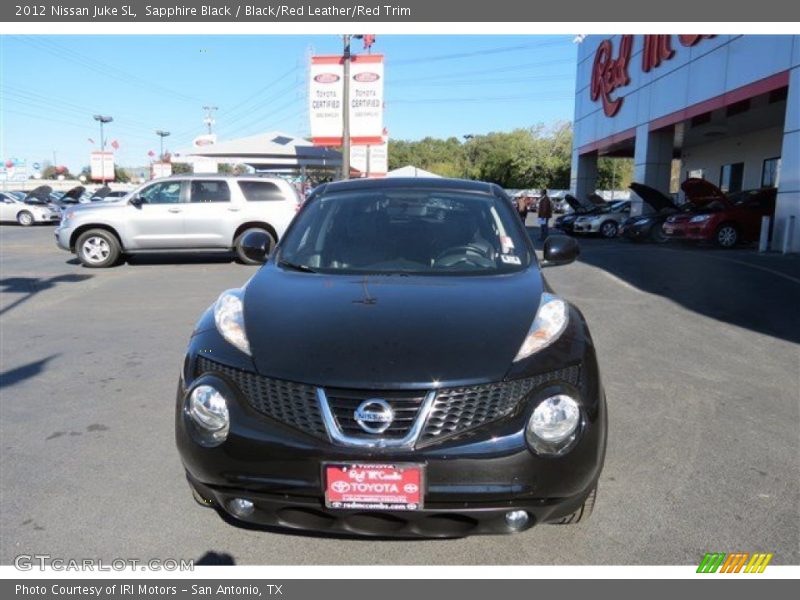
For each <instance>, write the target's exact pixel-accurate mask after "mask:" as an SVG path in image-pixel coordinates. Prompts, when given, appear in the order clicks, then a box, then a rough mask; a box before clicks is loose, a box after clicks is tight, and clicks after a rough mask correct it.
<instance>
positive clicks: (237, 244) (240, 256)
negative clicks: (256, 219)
mask: <svg viewBox="0 0 800 600" xmlns="http://www.w3.org/2000/svg"><path fill="white" fill-rule="evenodd" d="M251 231H261V232H262V233H264V234H265V235H266V236H267V237H268V238H269V253H268V256H269V254H272V250H273V248H275V244H276V243H277V242H276V241H275V236H274V235H272V234H271V233H270V232H269V231H267V230H266V229H264V228H263V227H248V228H247V229H245V230H244V231H242V233H240V234H239V235H237V236H236V239H235V240H233V251H234V252H236V259H237V260H238V261H239V262H240V263H242V264H243V265H257V264H260V263H259V262H258V261H255V260H251V259H249V258H247V257H246V256H245V255H244V252H243V251H242V240H243V239H244V236H245V235H247V234H248V233H250V232H251Z"/></svg>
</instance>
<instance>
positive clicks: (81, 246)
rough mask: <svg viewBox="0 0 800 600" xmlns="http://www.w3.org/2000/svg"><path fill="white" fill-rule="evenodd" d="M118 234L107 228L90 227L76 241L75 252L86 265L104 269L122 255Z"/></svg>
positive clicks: (91, 267)
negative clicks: (115, 234)
mask: <svg viewBox="0 0 800 600" xmlns="http://www.w3.org/2000/svg"><path fill="white" fill-rule="evenodd" d="M120 253H121V250H120V247H119V242H118V241H117V238H116V236H114V234H113V233H110V232H108V231H106V230H105V229H90V230H89V231H87V232H85V233H82V234H81V235H80V237H79V238H78V240H77V241H76V242H75V254H76V255H77V256H78V260H80V261H81V264H83V266H84V267H88V268H90V269H103V268H106V267H110V266H112V265H114V264H115V263H116V262H117V261H118V260H119V257H120Z"/></svg>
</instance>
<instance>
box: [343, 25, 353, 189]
mask: <svg viewBox="0 0 800 600" xmlns="http://www.w3.org/2000/svg"><path fill="white" fill-rule="evenodd" d="M352 37H353V36H351V35H343V36H342V41H343V43H344V49H343V51H342V58H343V60H344V87H343V90H342V179H350V40H351V38H352Z"/></svg>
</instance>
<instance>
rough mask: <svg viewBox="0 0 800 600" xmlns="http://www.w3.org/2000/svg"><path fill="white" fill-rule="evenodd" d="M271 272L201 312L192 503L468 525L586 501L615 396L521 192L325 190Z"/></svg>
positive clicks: (320, 523) (180, 405) (261, 517)
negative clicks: (558, 289)
mask: <svg viewBox="0 0 800 600" xmlns="http://www.w3.org/2000/svg"><path fill="white" fill-rule="evenodd" d="M243 248H244V251H245V252H246V253H247V254H248V256H250V257H251V258H252V259H253V260H257V261H259V262H263V263H264V264H263V266H262V267H261V268H260V269H259V270H258V272H256V273H255V275H253V277H252V278H251V279H250V280H249V281H247V282H246V283H245V284H244V285H243V286H242V287H241V288H237V289H231V290H228V291H225V292H223V293H222V294H221V295H220V297H219V299H218V300H217V301H216V302H215V303H214V304H213V305H212V306H211V307H209V308H208V310H207V311H206V312H205V313H204V314H203V315H202V316H201V318H200V320H199V322H198V323H197V325H196V326H195V328H194V332H193V333H192V336H191V339H190V342H189V347H188V350H187V353H186V356H185V358H184V361H183V368H182V370H181V374H180V378H179V382H178V391H177V396H176V404H175V432H176V441H177V447H178V450H179V453H180V456H181V459H182V462H183V466H184V468H185V471H186V476H187V479H188V482H189V485H190V488H191V490H192V493H193V495H194V497H195V499H196V500H197V501H198V502H199V503H200V504H202V505H203V506H210V507H213V508H215V509H216V510H217V511H219V512H220V513H221V514H222V515H223V516H224V517H225V518H226V519H233V521H234V522H237V521H238V522H246V523H249V524H256V525H262V526H280V527H288V528H295V529H304V530H313V531H322V532H338V533H349V534H360V535H373V536H398V537H458V536H464V535H468V534H473V533H475V534H477V533H512V532H518V531H523V530H526V529H528V528H530V527H531V526H533V525H535V524H538V523H562V524H564V523H576V522H578V521H581V520H584V519H585V518H586V517H587V516H588V515H589V513H590V512H591V509H592V506H593V504H594V500H595V494H596V488H597V481H598V478H599V476H600V472H601V470H602V466H603V460H604V455H605V446H606V402H605V393H604V391H603V386H602V383H601V378H600V374H599V370H598V364H597V357H596V355H595V346H594V344H593V342H592V339H591V337H590V334H589V330H588V327H587V324H586V321H585V320H584V317H583V315H582V314H581V312H580V311H579V310H578V309H577V308H576V307H575V306H574V305H572V304H571V303H570V302H568V301H567V300H566V299H564V298H563V297H560V296H558V295H556V294H555V293H554V291H553V290H552V288H551V287H550V285H549V284H548V282H547V280H546V279H545V278H544V276H543V272H542V268H543V267H550V266H555V265H559V264H565V263H568V262H571V261H573V260H574V259H575V258H576V256H577V255H578V251H579V249H578V244H577V242H576V240H574V239H572V238H569V237H566V236H553V237H550V238H548V239H547V240H546V241H545V244H544V252H543V260H541V261H540V260H539V259H537V256H536V253H535V250H534V247H533V245H532V243H531V240H530V238H529V237H528V235H527V233H526V231H525V228H524V227H523V224H522V223H521V222H520V220H519V218H518V217H517V216H516V214H514V209H513V207H512V205H511V203H510V202H509V200H508V197H507V196H506V194H505V192H504V191H503V190H502V189H501V188H500V187H498V186H496V185H493V184H488V183H482V182H475V181H461V180H451V179H386V180H354V181H344V182H336V183H329V184H323V185H321V186H319V187H318V188H317V189H316V190H315V191H314V193H313V194H312V195H311V196H310V197H309V199H308V200H307V201H306V203H305V204H304V205H303V207H302V208H301V209H300V211H299V213H298V214H297V216H296V218H295V219H294V221H293V223H292V225H291V226H290V227H289V229H288V231H287V232H286V235H285V236H284V238H283V239H282V240H281V242H280V243H279V244H278V246H277V248H276V249H275V251H274V252H273V253H272V254H271V255H270V254H269V253H268V249H269V240H267V239H266V237H265V236H264V235H263V234H262V233H259V232H252V233H249V234H247V236H246V237H245V239H244V242H243Z"/></svg>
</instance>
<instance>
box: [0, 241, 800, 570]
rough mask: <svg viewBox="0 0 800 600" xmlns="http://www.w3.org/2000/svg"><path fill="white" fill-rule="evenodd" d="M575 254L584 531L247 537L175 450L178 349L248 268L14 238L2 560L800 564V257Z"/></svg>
mask: <svg viewBox="0 0 800 600" xmlns="http://www.w3.org/2000/svg"><path fill="white" fill-rule="evenodd" d="M582 250H583V252H582V256H581V259H580V260H579V261H578V262H576V263H575V264H573V265H570V266H566V267H560V268H555V269H548V270H547V271H546V275H547V277H548V279H549V281H550V282H551V284H552V285H553V287H554V288H555V289H556V290H557V291H558V292H559V293H560V294H562V295H564V296H566V297H567V298H568V299H569V300H571V301H572V302H574V303H575V304H577V305H578V306H579V307H580V308H581V309H582V310H583V312H584V314H585V315H586V317H587V319H588V321H589V323H590V326H591V329H592V333H593V336H594V339H595V342H596V344H597V347H598V355H599V360H600V364H601V368H602V372H603V377H604V383H605V386H606V391H607V394H608V404H609V418H610V425H609V442H608V454H607V458H606V466H605V471H604V474H603V476H602V478H601V480H600V488H599V493H598V504H597V507H596V509H595V513H594V515H593V516H592V518H591V519H590V520H589V521H588V522H587V523H585V524H582V525H578V526H566V527H556V526H540V527H536V528H534V529H532V530H530V531H528V532H526V533H523V534H519V535H514V536H491V537H472V538H466V539H459V540H447V541H433V540H431V541H371V540H361V539H341V538H330V537H317V536H312V535H298V534H296V533H292V532H285V533H284V532H274V531H269V532H267V531H258V530H250V529H245V528H237V527H233V526H231V525H229V524H228V523H226V522H225V521H223V520H222V519H221V518H220V517H219V516H217V514H216V513H214V512H212V511H211V510H208V509H204V508H202V507H200V506H198V505H196V504H195V503H194V501H193V500H192V498H191V497H190V494H189V490H188V488H187V485H186V482H185V480H184V478H183V470H182V468H181V464H180V460H179V458H178V454H177V452H176V450H175V447H174V442H173V402H174V392H175V385H176V382H177V377H178V369H179V367H180V364H181V359H182V354H183V351H184V348H185V345H186V343H187V339H188V335H189V333H190V332H191V329H192V326H193V324H194V322H195V320H196V319H197V317H198V316H199V315H200V313H201V312H202V311H203V310H204V309H205V308H206V307H207V306H208V305H209V304H211V303H212V302H213V301H214V300H215V299H216V297H217V296H218V294H219V292H220V291H222V290H223V289H226V288H229V287H235V286H239V285H241V284H242V283H243V282H244V281H245V280H246V279H247V278H249V277H250V276H251V274H252V273H253V272H254V269H255V268H254V267H245V266H242V265H239V264H236V263H234V262H232V261H231V260H230V259H228V258H227V257H226V256H220V255H204V256H196V255H183V256H178V257H177V258H176V257H175V256H165V255H157V256H147V257H139V258H135V259H133V260H132V261H131V262H130V263H128V264H123V265H121V266H119V267H116V268H113V269H108V270H90V269H84V268H82V267H81V266H80V265H79V264H78V263H77V261H75V260H74V257H73V256H72V255H69V254H67V253H65V252H62V251H60V250H58V249H57V248H56V247H55V244H54V241H53V234H52V227H49V226H46V227H33V228H26V229H23V228H20V227H15V226H2V227H0V293H1V294H2V297H1V298H0V318H1V319H2V343H1V344H0V372H1V376H2V379H1V380H0V396H1V400H0V410H1V411H2V413H1V415H0V444H1V445H0V448H1V449H2V451H1V452H0V495H1V496H2V498H1V499H0V503H1V504H2V510H1V511H0V512H1V513H2V519H1V520H0V540H2V541H0V563H2V564H11V563H12V562H13V559H14V557H15V556H16V555H19V554H37V553H38V554H42V553H45V554H49V555H51V556H53V557H61V558H89V557H99V558H104V559H108V560H110V559H112V558H140V559H149V558H184V559H195V560H199V559H201V558H203V557H205V560H208V557H209V556H216V557H217V560H221V562H225V561H233V562H235V563H236V564H697V562H698V561H699V560H700V558H702V556H703V554H704V553H705V552H709V551H722V552H733V551H747V552H754V551H761V552H772V553H774V555H775V557H774V559H773V564H797V563H798V562H800V258H799V257H796V256H795V257H783V256H777V255H765V256H761V255H758V254H756V253H755V252H753V251H752V250H745V249H743V250H734V251H718V250H714V249H710V248H701V249H695V248H690V247H684V246H672V245H668V246H658V247H655V246H650V245H646V246H645V245H643V246H634V245H631V244H628V243H624V242H621V241H605V240H595V239H591V240H585V241H583V242H582ZM298 326H302V324H298ZM220 557H221V559H220Z"/></svg>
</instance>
